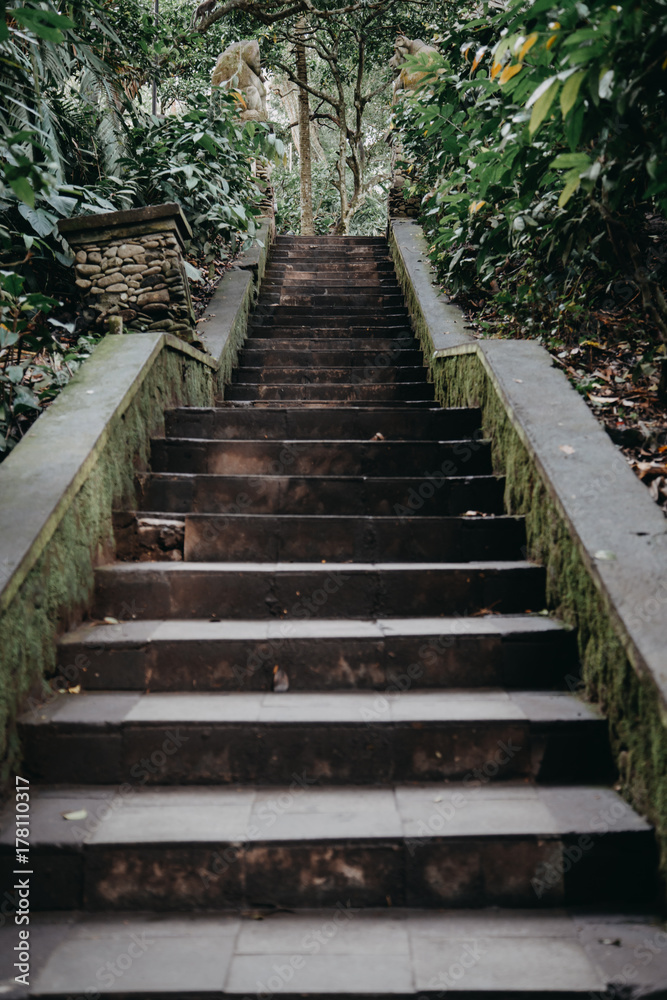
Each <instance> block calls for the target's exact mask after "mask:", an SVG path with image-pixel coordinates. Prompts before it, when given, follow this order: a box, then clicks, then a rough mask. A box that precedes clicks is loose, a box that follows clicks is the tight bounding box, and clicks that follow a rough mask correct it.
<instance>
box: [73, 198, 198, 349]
mask: <svg viewBox="0 0 667 1000" xmlns="http://www.w3.org/2000/svg"><path fill="white" fill-rule="evenodd" d="M58 228H59V230H60V232H61V233H62V235H63V236H64V237H65V239H66V240H67V242H68V243H69V244H70V246H71V247H72V249H73V251H74V253H75V256H76V264H75V270H76V285H77V288H79V289H80V291H81V297H82V300H83V315H84V318H85V319H86V320H87V322H88V325H90V326H92V325H97V326H99V327H103V326H104V324H105V322H106V320H107V319H108V317H110V316H121V317H122V319H123V323H124V325H125V328H126V330H127V331H128V332H131V331H134V332H143V331H146V330H168V331H169V332H170V333H175V334H177V335H178V336H179V337H182V338H183V339H184V340H192V339H193V338H194V330H195V316H194V310H193V308H192V300H191V298H190V286H189V284H188V278H187V275H186V273H185V268H184V266H183V256H182V251H183V249H184V241H185V240H186V239H191V238H192V231H191V229H190V226H189V225H188V222H187V220H186V218H185V216H184V215H183V213H182V211H181V209H180V206H179V205H176V204H168V205H150V206H148V207H147V208H135V209H130V210H129V211H127V212H104V213H101V214H99V215H84V216H78V217H76V218H74V219H63V220H62V221H61V222H60V223H59V224H58Z"/></svg>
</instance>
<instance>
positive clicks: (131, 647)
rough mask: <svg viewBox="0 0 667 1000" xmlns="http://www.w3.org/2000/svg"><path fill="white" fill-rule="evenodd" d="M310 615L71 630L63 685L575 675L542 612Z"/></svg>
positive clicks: (407, 687) (431, 684) (509, 682)
mask: <svg viewBox="0 0 667 1000" xmlns="http://www.w3.org/2000/svg"><path fill="white" fill-rule="evenodd" d="M304 609H305V611H307V612H310V615H311V617H309V618H308V619H306V618H297V619H292V620H290V621H285V620H280V621H275V620H269V621H257V620H255V621H243V620H240V619H239V620H226V621H205V620H198V621H197V620H196V621H179V620H175V621H174V620H172V621H160V620H144V621H132V620H130V621H124V622H121V623H119V624H117V625H104V624H99V623H95V624H88V625H82V626H81V627H79V628H77V629H74V630H73V631H71V632H68V633H66V634H65V635H64V636H63V638H62V639H61V641H60V644H59V647H58V668H59V671H60V676H62V678H63V683H64V684H65V686H67V687H76V686H77V685H79V684H80V685H82V687H83V688H84V689H85V690H106V689H111V688H114V689H116V690H131V691H147V690H148V689H150V690H151V691H154V692H155V691H239V690H242V691H272V690H273V687H274V678H275V670H276V668H278V669H279V670H282V671H283V674H284V675H286V676H287V681H288V684H289V690H290V691H339V690H360V691H364V690H377V691H380V692H382V693H383V696H386V697H387V698H388V699H390V700H391V699H393V698H394V697H395V696H396V693H397V692H398V691H414V690H422V689H423V688H433V689H443V688H444V689H448V688H457V687H458V688H463V687H471V685H473V684H475V685H479V686H480V687H504V688H510V689H516V688H519V689H521V688H523V689H526V690H528V689H531V690H534V691H538V690H548V689H552V688H553V689H562V688H566V687H568V685H569V687H573V686H574V685H576V684H577V677H576V676H575V674H576V673H577V667H576V663H577V651H576V637H575V634H574V632H573V631H572V630H570V629H567V628H565V627H563V626H562V625H561V624H560V623H558V622H555V621H553V620H551V619H549V618H545V617H543V616H540V615H532V616H531V615H517V616H510V615H481V616H477V617H475V618H463V617H459V618H416V619H413V618H407V619H406V618H384V619H380V620H376V621H370V620H367V621H361V620H347V621H345V620H341V621H336V620H331V619H326V618H318V617H317V615H318V614H319V613H320V612H319V610H318V606H316V605H315V604H314V603H311V604H310V606H304Z"/></svg>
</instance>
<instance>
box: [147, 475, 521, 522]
mask: <svg viewBox="0 0 667 1000" xmlns="http://www.w3.org/2000/svg"><path fill="white" fill-rule="evenodd" d="M138 481H139V485H140V492H139V507H140V510H144V511H164V512H166V513H183V514H185V513H191V514H239V513H243V512H245V513H248V514H278V513H280V514H327V513H330V512H331V511H336V512H338V513H342V514H366V515H370V516H377V515H384V516H388V515H392V514H393V515H396V516H413V517H415V516H416V517H418V516H426V517H429V516H432V515H440V516H443V515H448V514H449V515H451V514H465V513H466V512H467V511H473V510H474V511H481V512H483V513H485V514H502V512H503V496H504V491H505V480H504V479H503V478H502V477H495V476H456V477H451V478H449V479H446V478H445V477H444V476H440V477H438V478H433V479H410V478H405V477H402V478H400V477H393V478H392V477H386V476H385V477H377V478H373V479H371V478H368V477H366V476H291V475H285V476H216V475H206V474H198V473H168V472H157V473H156V472H154V473H142V474H140V476H139V479H138Z"/></svg>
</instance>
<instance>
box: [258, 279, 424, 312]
mask: <svg viewBox="0 0 667 1000" xmlns="http://www.w3.org/2000/svg"><path fill="white" fill-rule="evenodd" d="M403 308H404V300H403V294H402V292H401V291H400V290H394V291H389V292H387V291H381V290H379V289H359V288H357V289H354V290H351V289H349V286H348V290H347V291H346V292H345V293H343V292H341V291H340V290H339V289H334V290H333V291H331V292H329V291H327V288H326V286H325V285H324V283H323V284H321V285H317V286H314V287H312V288H311V290H310V291H305V290H301V289H299V288H295V289H291V288H290V287H289V286H288V285H285V284H284V283H282V284H281V285H280V288H279V289H272V288H267V289H265V290H263V291H262V295H261V298H260V300H259V304H258V307H257V310H256V312H255V315H260V316H261V315H262V314H263V313H264V311H266V312H267V313H268V312H269V311H273V310H275V309H284V310H288V309H290V310H294V311H295V315H297V316H304V315H308V312H307V310H312V311H313V312H314V311H315V310H317V311H318V312H321V313H323V314H325V313H328V312H329V310H331V315H333V316H340V315H349V316H365V315H367V314H371V315H377V314H381V313H382V312H383V311H384V310H387V311H388V312H391V313H395V312H398V311H401V310H402V309H403Z"/></svg>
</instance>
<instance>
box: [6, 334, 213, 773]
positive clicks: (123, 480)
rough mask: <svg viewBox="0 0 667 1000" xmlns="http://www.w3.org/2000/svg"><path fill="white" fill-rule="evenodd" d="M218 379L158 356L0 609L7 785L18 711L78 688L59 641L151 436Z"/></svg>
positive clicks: (80, 608)
mask: <svg viewBox="0 0 667 1000" xmlns="http://www.w3.org/2000/svg"><path fill="white" fill-rule="evenodd" d="M214 378H215V372H214V371H213V370H212V369H211V368H208V367H206V366H205V365H203V364H201V363H199V362H198V361H196V360H194V359H193V358H191V357H189V356H187V355H186V354H181V353H180V352H178V351H175V350H171V349H169V348H165V349H163V350H162V351H161V352H160V354H159V355H158V357H157V358H156V359H155V362H154V364H153V365H152V367H151V370H150V372H149V373H148V374H147V375H146V377H145V378H144V380H143V382H142V384H141V386H140V387H139V389H138V391H137V393H136V395H135V396H134V398H133V399H132V401H131V402H130V404H129V406H128V407H127V409H125V411H124V412H123V413H122V415H120V416H117V417H116V418H115V419H114V420H113V421H112V423H111V425H110V427H109V431H110V433H109V436H108V438H107V440H106V443H105V444H103V445H102V446H101V448H100V451H99V453H98V455H97V460H96V462H95V464H94V466H93V468H92V469H91V472H90V474H89V475H88V477H87V478H86V480H85V482H84V483H83V485H82V487H81V489H80V490H79V491H78V492H77V494H76V495H75V497H74V498H73V500H72V502H71V504H70V506H69V508H68V509H67V510H66V512H65V513H64V514H63V515H62V516H61V515H58V514H54V515H53V516H54V517H56V518H58V524H57V526H56V527H55V530H54V533H53V535H52V536H51V538H50V539H49V541H48V543H47V545H46V547H45V549H44V551H43V552H42V554H41V555H40V556H39V558H38V559H37V561H36V562H35V564H34V565H33V566H32V568H31V569H30V571H29V572H28V574H27V576H26V579H25V580H24V581H23V583H22V585H21V586H20V588H19V590H18V591H17V593H16V594H15V595H14V597H13V599H12V600H11V602H10V603H9V605H8V606H7V607H6V608H5V610H4V611H3V612H2V615H1V616H0V649H1V650H2V660H1V666H0V749H1V751H2V761H3V764H2V772H1V779H2V787H3V788H4V787H6V782H7V779H8V778H9V777H10V776H11V775H12V774H13V772H15V770H16V769H17V768H18V767H20V759H21V757H20V746H19V741H18V737H17V729H16V720H17V717H18V715H19V714H20V712H21V711H22V710H24V709H25V708H26V707H29V706H30V705H31V704H37V703H39V702H40V701H43V700H45V699H48V698H49V697H50V696H53V693H54V692H55V691H57V689H58V688H60V687H63V686H68V685H69V686H73V685H76V684H77V683H79V680H80V678H77V675H76V672H75V670H68V671H67V677H57V676H56V642H57V639H58V636H59V635H60V634H62V633H63V632H64V631H65V630H66V629H67V628H69V627H70V626H71V625H72V624H73V623H75V622H76V621H77V620H80V618H81V616H82V614H83V612H84V611H85V609H86V606H87V605H88V603H89V601H90V598H91V595H92V591H93V585H94V571H95V566H96V565H99V563H100V562H102V561H104V560H105V559H107V558H109V557H111V556H112V555H113V550H114V538H113V527H112V511H113V510H114V509H117V508H119V507H124V506H132V505H133V504H134V502H135V471H137V470H139V469H146V468H147V467H148V461H149V454H150V439H151V437H153V436H156V435H157V436H160V435H162V434H164V410H165V408H166V407H169V406H174V405H191V406H210V405H211V402H212V399H213V380H214ZM37 426H38V425H36V427H37ZM63 446H65V443H64V444H63ZM19 448H20V445H19ZM54 459H55V460H57V456H54Z"/></svg>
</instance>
